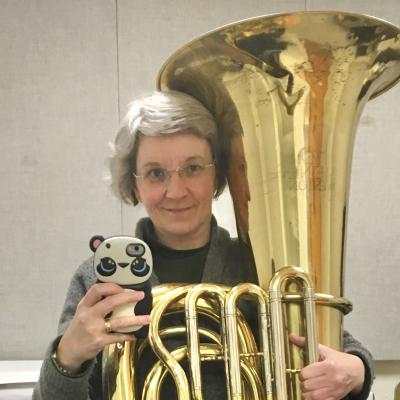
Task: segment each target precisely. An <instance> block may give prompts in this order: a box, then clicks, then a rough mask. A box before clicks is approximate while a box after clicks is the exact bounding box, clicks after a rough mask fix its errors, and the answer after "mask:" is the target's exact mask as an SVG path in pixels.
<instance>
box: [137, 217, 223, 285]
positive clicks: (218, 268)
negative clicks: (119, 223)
mask: <svg viewBox="0 0 400 400" xmlns="http://www.w3.org/2000/svg"><path fill="white" fill-rule="evenodd" d="M149 229H152V222H151V220H150V218H148V217H147V218H142V219H140V220H139V221H138V223H137V225H136V233H135V234H136V237H138V238H139V239H143V238H144V237H145V236H146V232H148V230H149ZM226 235H228V233H227V232H226V231H225V230H222V229H220V228H219V227H218V224H217V220H216V219H215V217H214V215H213V216H212V218H211V232H210V248H209V250H208V254H207V258H206V264H205V266H204V271H203V277H202V280H201V281H202V282H213V283H222V274H223V262H222V254H221V250H222V249H223V248H224V247H223V246H221V244H222V243H221V242H223V241H224V239H225V237H224V236H226ZM150 284H151V285H152V286H157V285H159V284H160V281H159V279H158V277H157V275H156V274H155V273H154V272H153V274H152V275H151V276H150Z"/></svg>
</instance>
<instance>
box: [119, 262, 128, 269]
mask: <svg viewBox="0 0 400 400" xmlns="http://www.w3.org/2000/svg"><path fill="white" fill-rule="evenodd" d="M118 265H119V266H120V267H122V268H125V267H127V266H128V265H129V263H118Z"/></svg>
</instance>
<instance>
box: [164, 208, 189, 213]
mask: <svg viewBox="0 0 400 400" xmlns="http://www.w3.org/2000/svg"><path fill="white" fill-rule="evenodd" d="M192 208H193V207H192V206H189V207H174V208H165V210H166V211H168V212H170V213H172V214H182V213H184V212H186V211H189V210H191V209H192Z"/></svg>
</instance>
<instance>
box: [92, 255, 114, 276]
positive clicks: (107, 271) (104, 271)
mask: <svg viewBox="0 0 400 400" xmlns="http://www.w3.org/2000/svg"><path fill="white" fill-rule="evenodd" d="M96 269H97V272H98V273H99V274H100V275H102V276H111V275H113V274H114V272H115V271H116V269H117V265H116V263H115V261H114V260H113V259H112V258H110V257H104V258H102V259H101V260H100V263H99V264H98V265H97V267H96Z"/></svg>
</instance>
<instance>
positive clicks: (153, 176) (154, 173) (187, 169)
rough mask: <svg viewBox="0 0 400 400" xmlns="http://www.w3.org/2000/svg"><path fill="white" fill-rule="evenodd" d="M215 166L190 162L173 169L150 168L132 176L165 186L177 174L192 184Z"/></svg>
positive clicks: (200, 162)
mask: <svg viewBox="0 0 400 400" xmlns="http://www.w3.org/2000/svg"><path fill="white" fill-rule="evenodd" d="M214 166H215V163H213V162H212V163H208V164H206V163H205V162H202V161H190V162H188V163H185V164H183V165H180V166H179V167H176V168H173V169H166V168H162V167H150V168H148V169H145V170H144V171H143V173H142V174H141V175H136V174H135V173H134V172H132V175H133V176H134V177H135V178H136V179H143V181H144V182H146V183H149V184H165V183H168V182H169V180H170V179H171V176H172V174H173V173H174V172H176V173H177V174H178V175H179V176H180V177H181V179H183V180H184V181H185V182H192V181H195V180H196V179H198V178H201V177H203V176H204V174H205V172H206V171H207V169H208V168H211V167H214Z"/></svg>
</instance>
